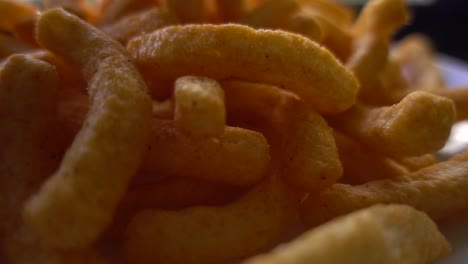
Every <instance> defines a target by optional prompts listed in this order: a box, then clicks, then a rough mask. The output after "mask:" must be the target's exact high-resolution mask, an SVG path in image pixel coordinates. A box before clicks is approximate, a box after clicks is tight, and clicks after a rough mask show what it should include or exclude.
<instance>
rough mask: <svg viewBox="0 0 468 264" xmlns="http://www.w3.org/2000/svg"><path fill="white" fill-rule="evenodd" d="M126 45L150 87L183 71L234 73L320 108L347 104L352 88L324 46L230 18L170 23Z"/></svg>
mask: <svg viewBox="0 0 468 264" xmlns="http://www.w3.org/2000/svg"><path fill="white" fill-rule="evenodd" d="M127 49H128V50H129V51H130V53H131V54H132V57H133V59H134V61H135V64H136V65H137V67H138V68H139V70H140V72H141V73H142V75H143V77H144V78H145V80H146V82H147V83H148V85H149V87H150V89H153V90H154V89H157V88H158V87H159V86H158V87H155V86H154V85H158V83H159V82H161V81H163V82H171V80H174V79H175V78H177V77H180V76H183V75H187V74H192V75H200V76H206V77H209V78H213V79H223V78H227V77H231V78H239V79H244V80H249V81H258V82H264V83H269V84H275V85H278V86H280V87H284V88H285V89H287V90H290V91H292V92H295V93H297V94H298V95H299V97H300V98H301V99H302V100H303V101H304V102H305V103H306V104H307V105H308V106H310V107H312V108H315V109H317V110H318V111H319V112H322V113H336V112H341V111H344V110H345V109H347V108H349V107H350V106H351V105H352V104H353V103H354V101H355V98H356V94H357V91H358V83H357V81H356V79H355V78H354V76H353V75H352V74H351V73H350V72H348V71H347V70H346V69H345V68H344V67H343V66H342V65H341V64H340V63H339V62H338V61H337V60H336V59H335V58H334V57H333V56H332V55H331V54H330V53H329V52H327V51H326V50H325V49H323V48H321V47H319V46H318V45H317V44H315V43H314V42H312V41H310V40H308V39H306V38H303V37H300V36H298V35H294V34H289V33H285V32H281V31H270V30H254V29H252V28H249V27H246V26H241V25H231V24H228V25H187V26H171V27H166V28H164V29H161V30H158V31H156V32H153V33H151V34H147V35H144V36H141V37H137V38H134V39H132V40H131V41H130V42H129V43H128V46H127ZM219 65H223V67H219ZM253 72H255V74H252V73H253Z"/></svg>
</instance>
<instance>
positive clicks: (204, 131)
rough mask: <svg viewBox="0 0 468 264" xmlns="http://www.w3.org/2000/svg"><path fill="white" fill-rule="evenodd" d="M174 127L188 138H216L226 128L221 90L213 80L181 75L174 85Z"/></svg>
mask: <svg viewBox="0 0 468 264" xmlns="http://www.w3.org/2000/svg"><path fill="white" fill-rule="evenodd" d="M174 102H175V110H174V121H175V126H176V127H177V128H178V129H179V130H180V131H182V132H185V133H187V134H188V135H189V136H191V137H192V138H204V137H217V136H220V135H221V134H222V133H223V132H224V128H225V126H226V108H225V106H224V91H223V89H222V88H221V86H220V85H219V83H218V82H217V81H216V80H213V79H210V78H205V77H198V76H184V77H180V78H178V79H177V80H176V82H175V84H174Z"/></svg>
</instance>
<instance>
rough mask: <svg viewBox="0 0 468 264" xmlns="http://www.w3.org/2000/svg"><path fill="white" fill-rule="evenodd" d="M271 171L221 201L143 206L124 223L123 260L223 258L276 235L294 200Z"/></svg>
mask: <svg viewBox="0 0 468 264" xmlns="http://www.w3.org/2000/svg"><path fill="white" fill-rule="evenodd" d="M290 195H291V194H290V193H289V191H288V190H287V189H286V187H285V186H284V184H283V183H281V181H280V179H279V178H278V175H277V174H276V173H274V172H273V173H272V172H270V174H269V177H268V178H267V179H265V181H263V182H262V183H260V184H259V185H258V186H257V187H255V188H254V189H252V190H251V191H249V192H248V193H247V194H245V195H244V196H242V197H241V198H240V199H239V200H237V201H235V202H233V203H231V204H228V205H225V206H221V207H210V206H200V207H191V208H187V209H185V210H182V211H163V210H146V211H143V212H141V213H139V214H138V215H137V216H135V218H133V220H132V221H131V223H130V224H129V226H128V230H127V240H126V242H125V259H126V261H127V262H128V263H141V264H146V263H160V262H165V263H173V264H179V263H180V264H182V263H183V264H190V263H206V264H209V263H223V262H225V261H229V260H233V259H238V258H241V257H245V256H248V255H250V254H253V253H256V252H258V251H259V250H262V249H265V248H266V247H268V246H271V245H273V244H274V243H276V242H277V241H278V239H279V238H280V235H281V233H282V231H283V230H284V228H285V227H286V226H287V225H288V224H289V223H290V221H291V218H292V217H293V211H292V210H293V208H294V203H293V202H292V201H293V200H292V197H290Z"/></svg>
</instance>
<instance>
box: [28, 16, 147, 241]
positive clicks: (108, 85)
mask: <svg viewBox="0 0 468 264" xmlns="http://www.w3.org/2000/svg"><path fill="white" fill-rule="evenodd" d="M37 30H38V31H37V36H38V40H39V42H40V43H41V44H42V45H44V46H45V47H47V48H48V49H49V50H51V51H53V52H55V53H56V54H58V55H60V56H61V57H63V58H65V59H66V60H67V61H69V62H72V63H73V64H75V65H78V66H80V67H82V71H83V75H84V76H85V78H86V79H87V80H88V82H89V87H88V92H89V94H90V101H91V106H90V114H89V115H87V117H86V120H85V122H84V126H83V128H82V129H81V130H80V131H79V133H78V135H77V136H76V137H75V139H74V141H73V143H72V145H71V146H70V148H69V149H68V150H67V152H66V154H65V156H64V157H63V160H62V163H61V164H60V167H59V169H58V170H57V171H56V172H55V174H54V175H53V176H52V177H51V178H49V179H48V180H47V181H46V182H45V184H44V185H43V186H42V188H41V190H40V191H39V192H38V193H37V194H35V195H34V196H33V197H31V199H30V200H29V201H28V202H27V203H26V206H25V208H24V219H25V222H26V223H27V225H28V226H29V227H30V228H31V229H32V231H33V232H34V233H35V234H36V235H37V236H38V237H39V238H40V240H41V241H43V242H45V243H47V244H49V245H53V246H55V247H58V248H73V247H86V246H88V245H90V244H92V243H93V242H94V241H95V240H96V239H97V237H98V236H99V234H100V233H101V232H102V231H104V229H105V227H106V226H107V225H108V224H109V223H110V221H111V218H112V214H113V211H114V210H115V207H116V206H117V203H118V201H119V199H120V198H121V197H122V195H123V194H124V191H125V188H126V186H127V183H128V181H129V180H130V178H131V176H132V175H133V174H134V173H135V172H136V170H137V169H138V165H139V163H140V162H141V160H142V158H143V154H144V152H145V150H146V144H147V142H148V140H149V132H150V127H149V123H150V120H151V99H150V97H149V95H148V93H147V89H146V86H145V84H144V83H143V81H142V79H141V77H140V75H139V74H138V72H137V71H136V69H135V68H134V67H133V65H132V64H130V63H129V57H128V56H127V53H126V52H125V50H124V49H123V47H121V46H120V45H119V44H117V43H116V42H114V41H112V40H110V39H109V38H108V37H107V36H105V35H104V34H102V33H100V32H99V31H98V30H96V29H94V28H92V27H91V26H90V25H88V24H86V23H84V22H83V21H81V20H79V19H78V18H77V17H75V16H73V15H70V14H68V13H66V12H65V11H63V10H60V9H53V10H50V11H47V12H45V13H43V14H42V15H41V17H40V18H39V21H38V25H37ZM129 153H132V154H131V155H128V154H129Z"/></svg>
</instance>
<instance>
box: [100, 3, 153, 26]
mask: <svg viewBox="0 0 468 264" xmlns="http://www.w3.org/2000/svg"><path fill="white" fill-rule="evenodd" d="M157 3H158V1H156V0H104V1H101V5H100V7H99V9H100V14H99V16H98V18H97V21H96V24H97V25H100V26H104V25H108V24H111V23H113V22H115V21H117V20H119V19H120V18H121V17H124V16H126V15H130V14H132V13H135V12H138V11H142V10H145V9H147V8H151V7H154V6H156V5H157Z"/></svg>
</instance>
